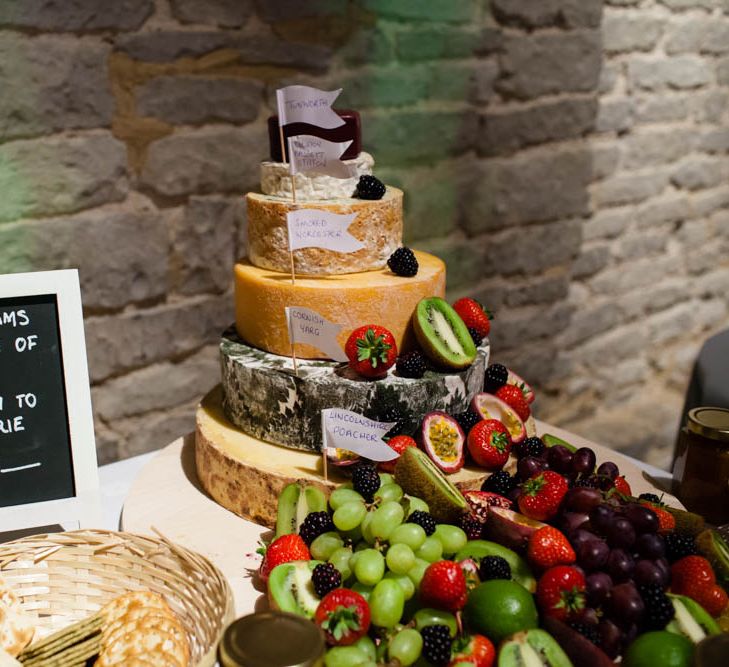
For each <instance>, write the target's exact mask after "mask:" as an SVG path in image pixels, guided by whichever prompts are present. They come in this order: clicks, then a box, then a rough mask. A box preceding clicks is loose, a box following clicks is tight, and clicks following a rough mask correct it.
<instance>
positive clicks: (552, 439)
mask: <svg viewBox="0 0 729 667" xmlns="http://www.w3.org/2000/svg"><path fill="white" fill-rule="evenodd" d="M542 442H543V443H544V444H545V445H547V447H554V446H555V445H562V447H567V449H569V450H570V451H571V452H573V453H574V452H576V451H577V447H575V446H574V445H573V444H570V443H569V442H567V441H566V440H563V439H562V438H558V437H557V436H556V435H552V434H551V433H545V434H544V435H543V436H542Z"/></svg>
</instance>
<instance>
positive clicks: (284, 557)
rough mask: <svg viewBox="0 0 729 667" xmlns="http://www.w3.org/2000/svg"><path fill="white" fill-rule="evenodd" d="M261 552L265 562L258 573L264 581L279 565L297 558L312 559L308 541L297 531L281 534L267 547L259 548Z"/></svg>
mask: <svg viewBox="0 0 729 667" xmlns="http://www.w3.org/2000/svg"><path fill="white" fill-rule="evenodd" d="M259 553H262V554H263V562H262V563H261V567H260V568H259V569H258V574H259V576H260V577H261V579H263V581H268V575H269V574H271V570H273V568H274V567H276V566H277V565H281V564H283V563H291V562H292V561H295V560H311V554H310V553H309V547H307V546H306V542H304V540H303V539H301V536H299V535H297V534H295V533H292V534H290V535H281V537H278V538H276V539H275V540H274V541H273V542H271V544H269V545H268V547H267V548H264V549H259Z"/></svg>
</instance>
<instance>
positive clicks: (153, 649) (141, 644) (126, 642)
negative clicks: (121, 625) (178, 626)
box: [99, 630, 187, 667]
mask: <svg viewBox="0 0 729 667" xmlns="http://www.w3.org/2000/svg"><path fill="white" fill-rule="evenodd" d="M157 653H160V654H163V655H165V656H167V657H169V658H170V659H171V660H172V661H173V662H174V664H176V665H177V666H178V667H186V664H187V662H186V656H185V647H184V646H182V645H181V644H180V643H179V642H178V641H177V640H176V639H175V637H174V636H173V635H171V634H170V633H168V632H163V631H162V630H149V631H141V632H140V631H139V630H136V631H132V632H128V633H127V634H125V635H121V636H120V637H117V639H115V640H114V641H113V642H111V643H109V644H106V645H105V646H104V648H103V650H102V656H103V658H104V660H103V662H102V661H101V660H100V661H99V662H100V664H102V665H116V664H120V663H121V664H126V661H127V659H129V658H131V657H134V656H144V657H146V658H147V659H148V658H149V656H150V655H151V654H157ZM102 656H100V658H101V657H102Z"/></svg>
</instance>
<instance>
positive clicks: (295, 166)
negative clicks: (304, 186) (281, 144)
mask: <svg viewBox="0 0 729 667" xmlns="http://www.w3.org/2000/svg"><path fill="white" fill-rule="evenodd" d="M351 143H352V142H351V141H342V142H339V141H327V140H326V139H322V138H321V137H314V136H312V135H310V134H298V135H296V136H295V137H289V171H290V173H291V174H298V173H299V172H302V171H315V172H317V173H319V174H327V175H328V176H333V177H334V178H350V177H351V175H352V172H351V171H350V169H349V167H348V166H347V165H346V164H344V162H342V161H341V160H340V159H339V158H340V157H342V155H343V153H344V151H346V150H347V148H349V145H350V144H351Z"/></svg>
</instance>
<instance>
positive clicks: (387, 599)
mask: <svg viewBox="0 0 729 667" xmlns="http://www.w3.org/2000/svg"><path fill="white" fill-rule="evenodd" d="M369 604H370V614H371V616H372V624H373V625H377V626H379V627H381V628H394V627H395V626H396V625H397V624H398V623H399V622H400V617H401V616H402V612H403V609H404V607H405V596H404V595H403V592H402V588H401V587H400V584H398V583H397V582H396V581H393V580H392V579H383V580H382V581H380V582H379V583H378V584H377V585H376V586H375V588H374V590H373V591H372V595H370V599H369Z"/></svg>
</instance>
